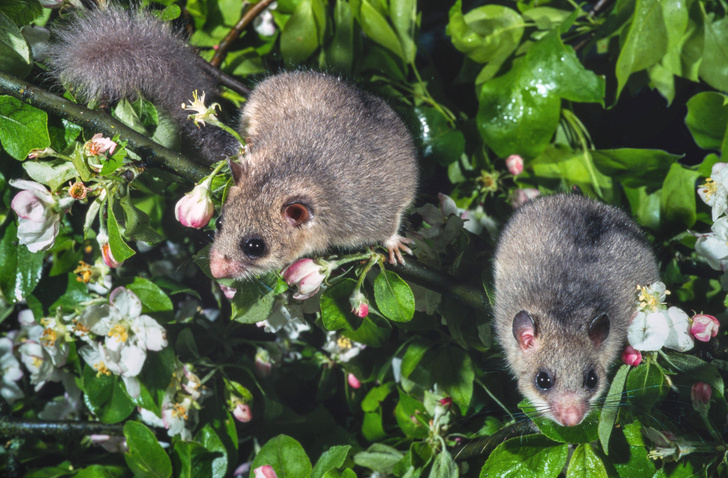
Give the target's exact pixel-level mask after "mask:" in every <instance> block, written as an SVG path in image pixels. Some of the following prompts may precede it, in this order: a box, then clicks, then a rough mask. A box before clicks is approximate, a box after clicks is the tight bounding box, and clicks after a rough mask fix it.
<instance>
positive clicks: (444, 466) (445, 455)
mask: <svg viewBox="0 0 728 478" xmlns="http://www.w3.org/2000/svg"><path fill="white" fill-rule="evenodd" d="M459 476H460V472H459V470H458V465H457V464H456V463H455V460H453V458H452V455H451V454H450V452H448V451H447V450H442V451H441V452H440V453H438V454H437V455H435V460H434V461H433V462H432V469H431V470H430V478H458V477H459Z"/></svg>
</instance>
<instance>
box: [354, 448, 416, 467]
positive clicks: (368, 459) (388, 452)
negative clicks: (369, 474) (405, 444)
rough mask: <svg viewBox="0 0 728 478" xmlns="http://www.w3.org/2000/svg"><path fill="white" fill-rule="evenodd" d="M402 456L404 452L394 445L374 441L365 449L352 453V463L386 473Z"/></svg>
mask: <svg viewBox="0 0 728 478" xmlns="http://www.w3.org/2000/svg"><path fill="white" fill-rule="evenodd" d="M403 457H404V454H403V453H402V452H401V451H399V450H397V449H396V448H394V447H391V446H389V445H385V444H384V443H374V444H373V445H372V446H370V447H369V448H368V449H367V450H366V451H361V452H359V453H357V454H356V455H354V463H356V464H357V465H359V466H363V467H365V468H369V469H370V470H373V471H377V472H379V473H382V474H388V473H389V471H391V470H392V467H394V465H396V464H397V462H398V461H400V460H401V459H402V458H403Z"/></svg>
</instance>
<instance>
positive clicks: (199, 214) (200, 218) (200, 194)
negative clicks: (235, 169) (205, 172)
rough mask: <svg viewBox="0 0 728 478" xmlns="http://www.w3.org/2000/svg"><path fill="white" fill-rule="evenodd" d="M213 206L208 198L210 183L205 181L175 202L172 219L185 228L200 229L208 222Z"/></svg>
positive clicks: (213, 210) (210, 198)
mask: <svg viewBox="0 0 728 478" xmlns="http://www.w3.org/2000/svg"><path fill="white" fill-rule="evenodd" d="M214 212H215V206H214V205H213V204H212V197H211V196H210V183H209V181H205V182H203V183H201V184H198V185H197V186H195V189H193V190H192V192H191V193H189V194H185V195H184V196H183V197H182V199H180V200H179V201H177V205H176V206H175V208H174V217H176V218H177V220H178V221H179V222H180V223H181V224H182V225H183V226H187V227H194V228H195V229H201V228H203V227H205V226H207V224H208V223H209V222H210V219H211V218H212V214H213V213H214Z"/></svg>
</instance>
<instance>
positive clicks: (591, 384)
mask: <svg viewBox="0 0 728 478" xmlns="http://www.w3.org/2000/svg"><path fill="white" fill-rule="evenodd" d="M597 385H599V377H597V373H596V372H595V371H594V369H590V370H589V371H588V372H587V373H586V378H585V379H584V386H585V387H586V388H588V389H590V390H594V389H595V388H597Z"/></svg>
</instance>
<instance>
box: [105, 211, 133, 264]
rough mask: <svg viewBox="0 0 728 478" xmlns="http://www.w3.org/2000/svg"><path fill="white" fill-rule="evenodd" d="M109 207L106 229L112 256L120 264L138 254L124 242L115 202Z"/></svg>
mask: <svg viewBox="0 0 728 478" xmlns="http://www.w3.org/2000/svg"><path fill="white" fill-rule="evenodd" d="M108 205H109V206H108V208H107V213H108V217H107V219H106V229H107V231H108V234H109V247H110V249H111V255H112V256H113V257H114V259H115V260H116V261H118V262H121V261H125V260H126V259H128V258H130V257H131V256H133V255H134V254H136V253H135V252H134V249H132V248H131V247H129V246H128V245H127V243H126V242H124V239H122V237H121V231H120V230H119V223H118V222H117V220H116V215H115V214H114V201H113V200H111V199H110V200H109V202H108Z"/></svg>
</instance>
